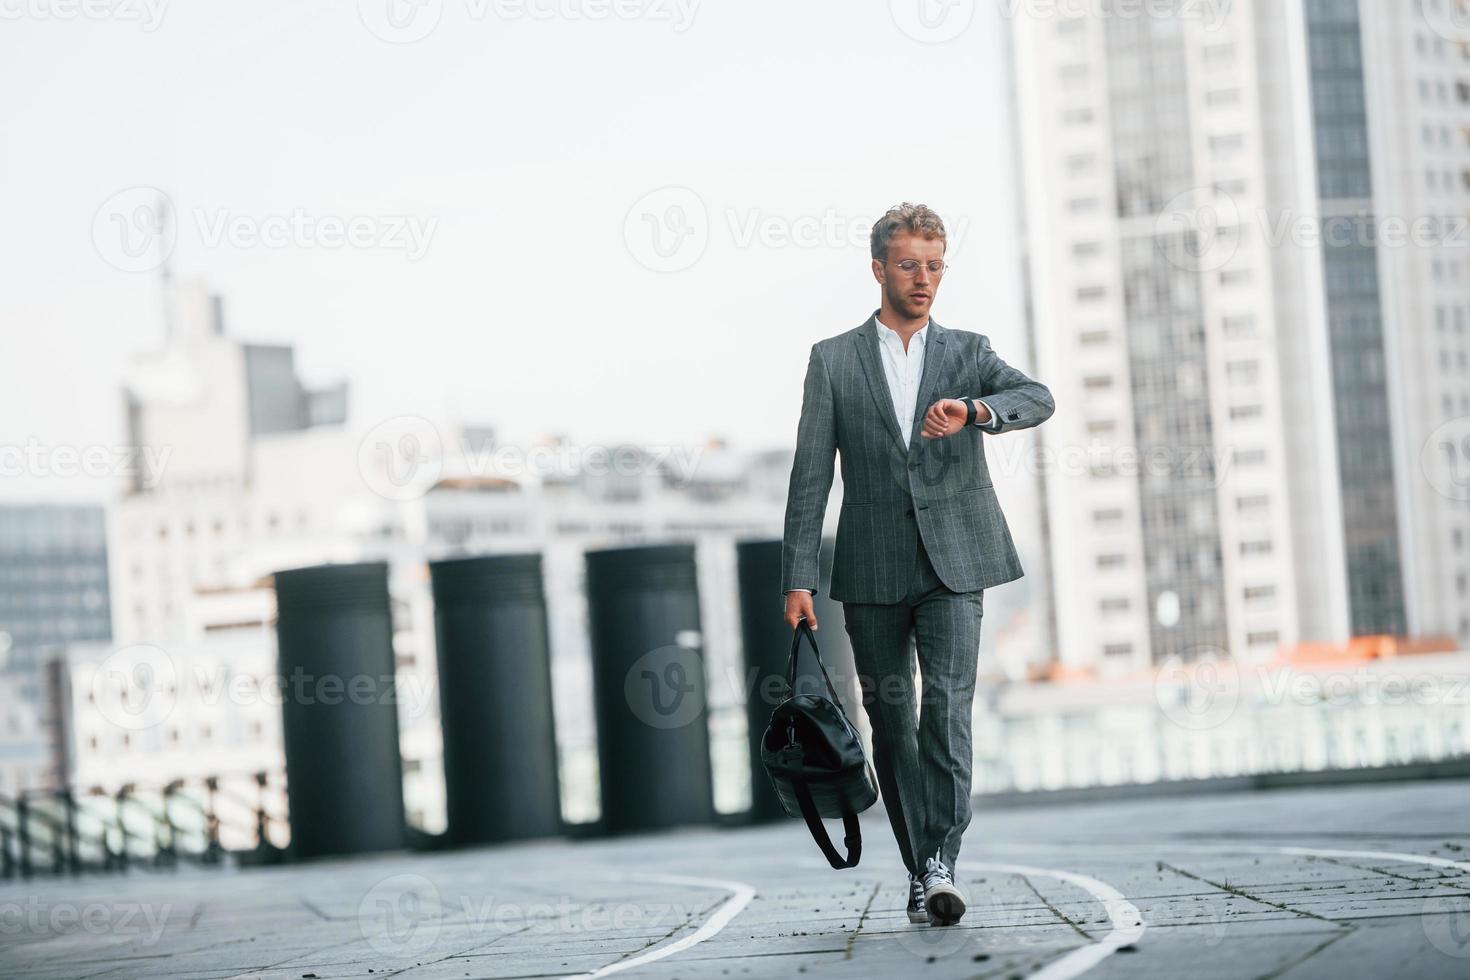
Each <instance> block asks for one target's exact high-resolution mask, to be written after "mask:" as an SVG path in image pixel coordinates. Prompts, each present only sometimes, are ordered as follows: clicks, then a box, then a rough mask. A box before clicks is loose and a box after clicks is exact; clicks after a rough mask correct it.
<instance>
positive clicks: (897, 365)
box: [792, 318, 1000, 592]
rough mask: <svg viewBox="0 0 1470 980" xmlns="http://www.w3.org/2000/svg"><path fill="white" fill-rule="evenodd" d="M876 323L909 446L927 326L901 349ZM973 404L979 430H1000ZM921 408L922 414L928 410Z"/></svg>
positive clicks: (890, 391) (892, 335) (994, 417)
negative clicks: (982, 416)
mask: <svg viewBox="0 0 1470 980" xmlns="http://www.w3.org/2000/svg"><path fill="white" fill-rule="evenodd" d="M873 322H874V323H876V324H878V352H879V353H880V354H882V355H883V377H884V379H885V380H886V381H887V382H888V394H889V396H890V397H891V398H892V399H893V414H894V415H896V416H898V431H899V433H900V434H901V435H902V436H903V444H904V445H905V446H907V445H908V444H909V438H910V436H911V434H912V432H913V429H914V415H915V414H916V413H917V412H919V411H920V409H919V380H920V379H921V378H923V377H924V347H925V345H926V344H928V342H929V323H928V321H926V322H925V323H924V325H923V326H922V327H920V328H919V330H918V332H917V333H915V334H914V335H913V336H912V337H910V338H909V348H908V350H907V351H905V350H904V349H903V337H901V336H899V334H898V332H897V331H896V330H894V329H893V328H892V327H889V326H885V325H884V323H883V321H882V320H879V319H876V318H875V319H874V321H873ZM975 403H976V404H977V405H985V409H986V411H987V412H989V413H990V418H989V419H988V420H987V421H985V422H981V421H980V420H979V419H978V418H977V419H976V420H975V424H976V425H977V426H979V427H980V428H982V429H998V428H1000V416H998V415H996V414H995V412H993V411H991V410H990V406H989V405H988V404H986V402H985V400H984V399H983V398H976V399H975ZM928 410H929V406H927V405H925V406H924V408H923V411H926V412H927V411H928ZM792 591H793V592H810V591H811V589H793V590H792Z"/></svg>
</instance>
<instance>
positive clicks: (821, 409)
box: [781, 344, 837, 595]
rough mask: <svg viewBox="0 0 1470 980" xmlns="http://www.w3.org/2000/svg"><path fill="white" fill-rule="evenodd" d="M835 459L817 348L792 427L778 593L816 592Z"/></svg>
mask: <svg viewBox="0 0 1470 980" xmlns="http://www.w3.org/2000/svg"><path fill="white" fill-rule="evenodd" d="M836 456H837V417H836V415H835V413H834V411H833V402H832V379H831V377H830V376H829V375H828V374H827V364H826V362H825V361H824V360H823V359H822V353H821V351H819V350H818V349H817V345H815V344H813V345H812V353H811V360H810V361H808V362H807V368H806V384H805V385H804V386H803V389H802V396H801V421H800V422H799V423H798V424H797V428H796V458H795V459H794V460H793V461H792V464H791V483H790V485H789V486H788V487H787V490H786V529H785V533H784V534H783V535H782V539H781V594H782V595H785V594H786V593H787V592H789V591H790V590H792V589H810V590H811V592H812V595H816V594H817V582H818V576H819V571H818V555H819V554H820V549H821V547H822V519H823V518H824V517H825V516H826V513H827V497H828V495H829V494H830V493H831V492H832V476H833V466H834V462H835V460H836Z"/></svg>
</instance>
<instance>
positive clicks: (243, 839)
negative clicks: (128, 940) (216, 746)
mask: <svg viewBox="0 0 1470 980" xmlns="http://www.w3.org/2000/svg"><path fill="white" fill-rule="evenodd" d="M283 798H284V777H283V776H281V775H279V774H272V773H267V772H256V773H246V774H236V775H219V776H209V777H205V778H203V779H176V780H173V781H171V782H169V783H166V784H164V785H162V786H140V785H137V784H132V783H129V784H127V785H125V786H123V787H121V788H120V789H117V790H116V791H113V792H104V791H102V790H100V789H94V790H91V791H85V792H83V791H79V790H77V789H76V788H74V787H68V788H64V789H59V790H29V791H26V792H22V793H20V794H19V795H17V796H14V797H8V796H0V878H4V879H11V878H16V877H20V878H31V877H34V876H36V875H43V874H46V875H65V874H73V875H78V874H83V873H87V872H115V871H126V870H128V869H129V868H143V869H148V870H166V869H169V868H174V867H177V866H178V865H179V864H180V863H181V862H189V863H192V864H195V865H198V866H201V867H218V866H221V865H225V864H227V863H266V862H272V861H277V860H281V859H282V857H283V855H284V847H283V846H282V845H281V844H280V843H279V841H280V840H282V839H283V838H284V836H285V835H286V833H287V830H286V826H287V821H286V818H285V816H284V814H283V813H281V812H279V809H280V808H279V807H278V806H277V805H276V803H277V801H278V800H280V799H283Z"/></svg>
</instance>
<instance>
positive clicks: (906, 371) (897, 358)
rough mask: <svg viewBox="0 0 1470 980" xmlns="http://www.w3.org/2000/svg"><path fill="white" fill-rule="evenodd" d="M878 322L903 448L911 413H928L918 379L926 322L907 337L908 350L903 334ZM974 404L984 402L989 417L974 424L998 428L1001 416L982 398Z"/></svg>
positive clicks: (911, 425)
mask: <svg viewBox="0 0 1470 980" xmlns="http://www.w3.org/2000/svg"><path fill="white" fill-rule="evenodd" d="M873 322H874V323H876V324H878V351H879V353H881V354H882V355H883V377H884V379H885V380H887V382H888V394H889V396H890V397H891V398H892V399H893V414H894V415H896V416H898V431H899V433H900V434H901V435H902V436H903V444H904V446H905V447H907V446H908V444H909V438H910V435H911V433H912V432H913V429H914V416H915V414H916V413H918V412H920V411H924V412H927V411H928V410H929V406H928V405H925V406H924V407H923V408H922V409H921V408H920V407H919V379H920V378H922V377H923V376H924V349H925V347H926V346H927V345H928V341H929V323H928V322H927V321H926V322H925V323H924V325H923V326H922V327H920V328H919V330H918V332H917V333H915V334H914V335H913V336H912V337H910V338H909V349H908V350H907V351H905V350H904V349H903V337H901V336H899V334H898V331H896V330H894V329H893V328H892V327H889V326H887V325H885V324H884V323H883V321H882V320H878V319H876V318H875V319H874V321H873ZM975 403H976V404H978V405H985V409H986V411H987V412H989V414H990V418H989V419H987V420H986V421H984V422H981V421H980V420H979V419H978V418H977V419H976V420H975V424H976V425H977V426H979V427H980V428H982V429H996V428H999V427H1000V418H999V417H998V416H997V415H996V414H995V413H994V412H991V411H990V406H989V405H987V404H986V403H985V400H984V399H983V398H976V399H975Z"/></svg>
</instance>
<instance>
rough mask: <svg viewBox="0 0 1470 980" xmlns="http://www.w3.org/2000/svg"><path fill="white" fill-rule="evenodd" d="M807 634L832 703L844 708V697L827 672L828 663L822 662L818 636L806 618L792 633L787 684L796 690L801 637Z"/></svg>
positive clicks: (800, 621) (787, 667)
mask: <svg viewBox="0 0 1470 980" xmlns="http://www.w3.org/2000/svg"><path fill="white" fill-rule="evenodd" d="M803 636H805V637H806V641H807V642H808V643H810V644H811V645H812V654H813V655H814V656H815V657H816V658H817V669H819V670H820V671H821V672H822V680H824V681H826V682H827V693H828V694H830V695H832V703H833V704H835V705H837V707H838V708H839V709H841V708H842V698H841V697H839V696H838V694H837V688H836V687H835V686H834V685H833V683H832V678H831V677H830V676H828V674H827V665H826V664H824V663H822V651H821V650H819V649H817V638H816V636H815V635H813V633H812V628H811V627H810V626H808V625H807V621H806V620H805V619H802V620H799V621H798V622H797V624H796V632H794V633H793V634H792V635H791V655H790V656H789V657H787V658H786V686H787V688H789V689H790V690H792V691H795V690H796V660H797V656H798V655H799V654H800V653H801V638H802V637H803Z"/></svg>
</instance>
